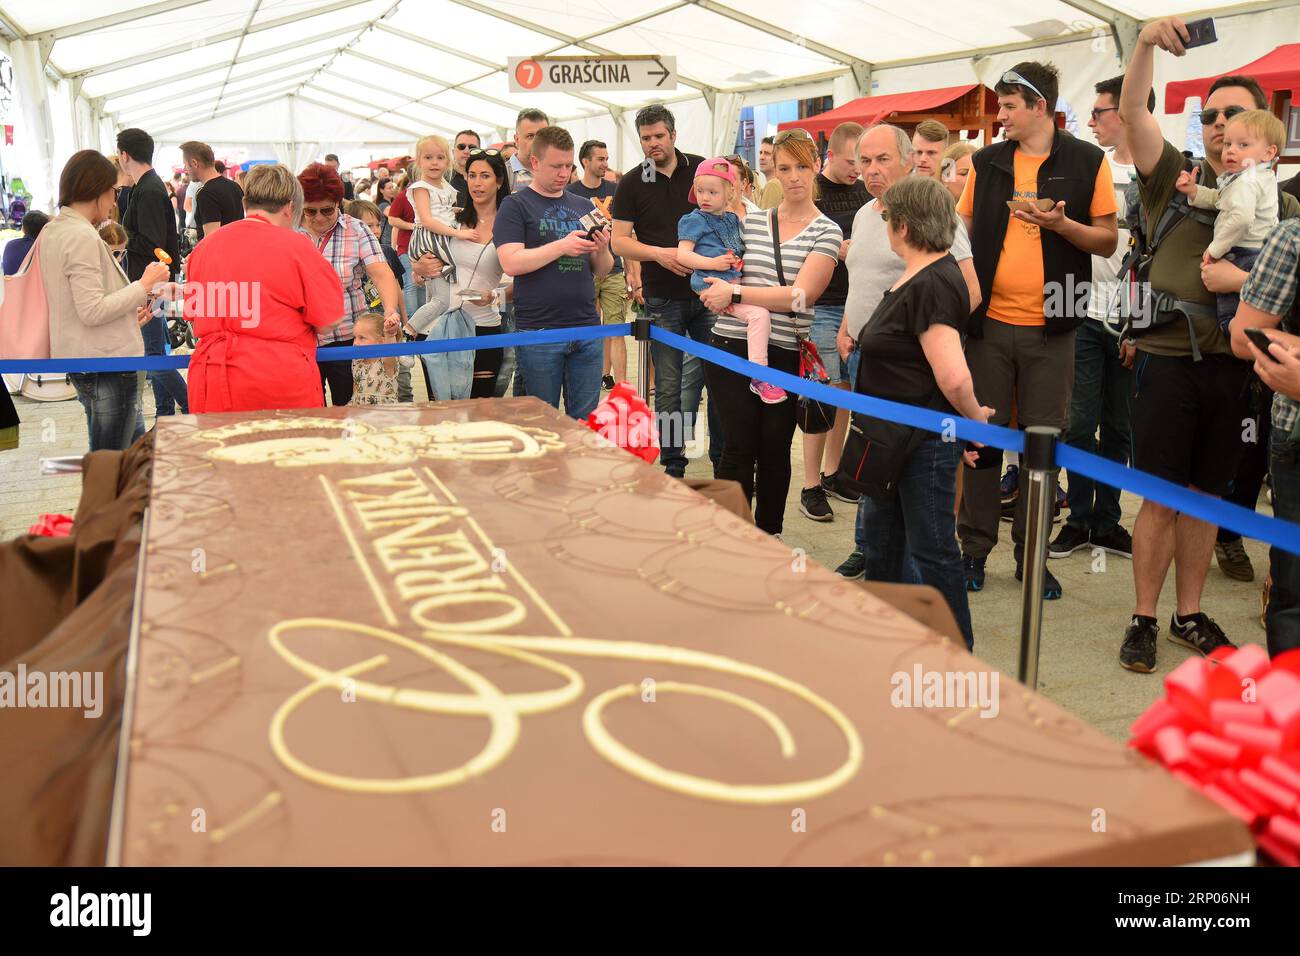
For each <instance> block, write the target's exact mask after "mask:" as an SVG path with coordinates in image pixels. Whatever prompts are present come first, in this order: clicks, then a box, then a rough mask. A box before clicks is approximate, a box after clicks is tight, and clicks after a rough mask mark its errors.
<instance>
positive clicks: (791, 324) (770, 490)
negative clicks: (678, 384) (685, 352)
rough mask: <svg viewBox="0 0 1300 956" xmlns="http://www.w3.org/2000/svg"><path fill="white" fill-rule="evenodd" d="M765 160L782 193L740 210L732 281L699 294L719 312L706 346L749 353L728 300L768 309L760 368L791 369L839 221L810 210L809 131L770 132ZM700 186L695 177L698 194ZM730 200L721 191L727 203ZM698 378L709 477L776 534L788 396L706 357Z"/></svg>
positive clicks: (813, 154) (834, 247) (742, 324)
mask: <svg viewBox="0 0 1300 956" xmlns="http://www.w3.org/2000/svg"><path fill="white" fill-rule="evenodd" d="M773 162H774V164H775V168H776V173H775V175H776V178H777V179H778V180H779V181H780V183H781V186H782V188H783V189H784V192H785V198H784V199H783V200H782V202H781V204H780V206H778V207H777V209H775V210H761V211H759V212H751V213H750V214H749V215H748V216H746V217H745V220H744V225H743V233H742V236H741V239H742V242H743V245H744V249H743V250H739V249H736V250H734V252H735V253H736V254H737V256H736V257H737V258H741V257H743V266H742V269H741V273H740V279H739V283H738V284H733V283H732V282H728V281H727V280H725V279H721V278H718V277H716V276H707V277H704V283H705V286H706V287H705V288H704V291H702V292H700V293H699V296H700V301H702V302H703V303H704V305H705V306H706V307H707V308H708V309H709V310H710V311H711V312H714V313H716V314H717V316H718V318H717V322H716V323H715V324H714V327H713V339H712V343H711V344H712V345H713V346H714V347H716V348H720V349H723V350H725V351H727V352H730V353H731V354H732V355H735V356H736V357H737V358H742V359H744V358H749V356H750V336H749V331H750V325H749V322H747V321H746V318H745V315H744V312H745V311H747V310H739V311H740V312H741V314H739V315H738V314H735V312H734V310H733V309H732V306H733V304H734V305H741V306H760V307H761V308H762V309H766V310H768V315H769V318H770V330H769V332H768V336H767V338H768V342H767V349H766V351H767V365H768V367H769V368H772V369H776V370H778V371H782V372H788V373H790V374H793V375H797V374H798V373H799V337H800V336H807V334H808V328H809V326H810V325H811V323H812V311H813V306H814V305H815V304H816V302H817V298H818V296H820V295H821V294H822V292H823V291H824V290H825V288H826V285H827V283H828V282H830V278H831V273H832V272H833V271H834V269H835V263H836V261H837V260H838V258H839V251H840V240H841V238H842V236H841V234H840V227H839V226H837V225H835V223H834V222H832V221H831V220H830V219H828V218H827V217H826V216H824V215H823V214H822V213H821V212H819V211H818V209H817V206H816V203H815V200H816V198H817V194H816V189H817V183H816V176H817V171H818V169H820V167H821V162H820V159H819V157H818V154H817V144H816V143H814V142H813V141H812V139H810V138H809V136H808V134H807V133H806V132H804V131H803V130H800V129H795V130H788V131H786V132H783V133H781V134H780V135H778V136H777V137H776V144H775V149H774V151H773ZM705 175H706V176H707V174H705ZM722 178H723V180H724V186H725V185H726V182H725V177H722ZM699 187H700V180H698V179H697V180H696V191H697V193H698V192H699ZM732 189H733V191H734V179H733V181H732ZM725 193H726V190H725V188H724V194H725ZM733 198H734V197H732V196H730V195H727V196H726V202H727V205H728V206H729V205H730V203H731V201H732V199H733ZM755 344H757V343H756V342H755ZM704 375H705V381H706V383H707V384H708V389H709V396H710V401H713V402H717V403H718V412H719V415H720V417H721V419H722V428H723V430H722V434H723V445H722V462H721V464H720V465H719V467H718V472H717V477H719V478H730V479H732V480H734V481H738V482H740V485H741V487H742V488H743V489H744V490H745V495H746V497H748V498H749V499H750V500H754V499H755V497H757V501H756V506H755V509H754V523H755V524H756V525H758V527H759V528H761V529H762V530H764V531H766V532H767V533H768V534H780V533H781V529H782V521H783V518H784V515H785V499H786V494H787V493H788V491H789V489H790V444H791V441H792V440H793V438H794V429H795V399H794V398H792V397H785V396H782V397H781V398H779V399H777V396H776V395H775V394H774V393H773V392H771V391H770V390H769V389H767V388H764V387H763V386H764V385H765V384H766V383H764V382H763V381H761V380H755V379H751V377H750V376H748V375H742V374H740V373H738V372H732V371H729V370H727V369H725V368H723V367H722V366H720V365H715V364H713V363H712V362H709V363H706V364H705V371H704ZM769 388H770V387H769ZM765 392H766V395H765V394H764V393H765ZM774 399H776V400H774ZM756 472H757V476H756V474H755V473H756Z"/></svg>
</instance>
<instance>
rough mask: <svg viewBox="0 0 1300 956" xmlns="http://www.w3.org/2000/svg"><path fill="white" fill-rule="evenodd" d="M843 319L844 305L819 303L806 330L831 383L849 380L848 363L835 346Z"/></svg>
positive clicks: (836, 383) (835, 383)
mask: <svg viewBox="0 0 1300 956" xmlns="http://www.w3.org/2000/svg"><path fill="white" fill-rule="evenodd" d="M843 321H844V306H842V305H819V306H817V307H816V311H815V313H814V315H813V321H812V328H811V329H810V330H809V332H808V335H809V337H810V338H811V339H812V343H813V345H815V346H817V354H818V355H820V356H821V357H822V364H823V365H825V366H826V374H827V375H829V376H830V379H831V384H832V385H839V384H841V383H844V384H847V383H849V382H850V377H849V367H848V363H847V362H845V361H844V360H843V359H841V358H840V352H839V349H837V348H836V347H835V337H836V335H837V334H838V333H839V331H840V323H841V322H843Z"/></svg>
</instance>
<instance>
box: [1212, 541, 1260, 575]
mask: <svg viewBox="0 0 1300 956" xmlns="http://www.w3.org/2000/svg"><path fill="white" fill-rule="evenodd" d="M1214 560H1216V561H1218V562H1219V570H1220V571H1222V572H1223V573H1224V574H1226V575H1227V576H1228V577H1230V578H1232V580H1234V581H1253V580H1255V568H1254V567H1253V566H1252V565H1251V563H1250V555H1248V554H1247V553H1246V548H1245V545H1243V544H1242V543H1241V539H1240V538H1235V539H1234V540H1232V541H1216V542H1214Z"/></svg>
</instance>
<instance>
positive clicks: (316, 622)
mask: <svg viewBox="0 0 1300 956" xmlns="http://www.w3.org/2000/svg"><path fill="white" fill-rule="evenodd" d="M317 628H326V629H338V630H343V631H349V632H351V633H353V634H359V635H362V636H364V637H369V638H374V639H376V640H380V641H386V642H388V643H391V644H394V645H396V646H398V647H402V648H404V649H406V650H408V651H411V652H412V653H414V654H416V655H418V656H420V657H422V658H424V659H425V660H427V661H429V662H430V663H432V664H435V665H436V666H438V667H440V668H442V669H443V670H444V671H445V672H446V673H447V674H448V675H449V676H451V677H452V678H454V679H455V680H456V681H458V682H459V683H461V684H463V685H464V686H465V687H466V688H467V691H468V692H467V693H447V692H440V691H430V690H417V689H413V688H401V687H392V686H387V685H384V684H376V683H373V682H370V681H365V680H360V679H357V680H355V682H354V685H351V686H349V687H348V689H349V690H352V691H355V694H356V697H357V699H358V700H368V701H373V702H376V703H382V704H388V705H391V706H395V707H403V708H407V709H410V710H416V711H424V712H426V713H435V714H454V715H460V716H465V715H471V716H481V717H486V718H487V719H488V720H489V721H490V723H491V733H490V734H489V736H488V740H487V743H486V744H485V745H484V747H483V749H482V750H481V751H479V753H478V754H476V755H475V756H473V757H471V758H470V759H469V760H467V761H466V762H465V763H464V764H462V765H460V766H459V767H455V768H452V769H449V770H444V771H440V772H437V773H431V774H426V775H423V776H414V777H405V778H397V779H392V778H373V777H352V776H346V775H343V774H337V773H331V772H328V771H325V770H321V769H319V768H316V767H313V766H310V765H309V764H307V763H306V762H305V761H303V760H301V759H300V758H299V757H297V756H296V755H295V754H294V753H293V751H292V750H291V749H290V747H289V745H288V743H287V741H286V740H285V727H286V725H287V723H288V721H289V719H290V718H291V717H292V716H293V713H294V711H295V710H297V709H298V707H300V706H301V705H302V704H303V703H304V702H305V701H307V700H308V699H309V698H311V697H312V696H313V695H315V694H317V693H320V692H322V691H326V690H330V689H333V690H335V691H342V690H343V689H344V687H345V684H344V681H346V680H353V679H354V678H356V677H358V676H359V675H362V674H365V673H367V672H369V671H372V670H374V669H376V668H378V667H381V666H383V665H384V664H385V663H387V661H388V658H387V656H385V655H383V654H378V655H376V656H374V657H371V658H368V659H366V660H363V661H360V662H358V663H356V664H352V665H349V666H347V667H344V668H342V669H337V670H334V669H330V668H326V667H321V666H320V665H318V664H315V663H313V662H311V661H309V660H307V659H306V658H304V657H302V656H301V655H299V654H297V653H295V652H294V651H293V650H291V649H290V648H289V647H288V646H287V645H286V644H285V641H284V636H285V635H286V634H289V633H292V632H294V631H301V630H309V629H317ZM423 634H424V637H425V638H426V640H427V641H429V642H432V643H434V644H441V645H449V646H451V647H463V648H472V649H474V650H479V651H485V652H488V653H492V654H499V655H501V656H504V657H509V658H512V659H514V660H517V661H521V662H523V663H526V664H531V665H533V666H535V667H540V668H542V669H543V670H547V671H550V672H551V673H554V674H558V675H560V676H561V677H563V678H564V679H565V684H564V686H562V687H558V688H555V689H552V690H546V691H531V692H526V693H507V692H503V691H502V690H501V689H500V688H498V687H497V686H496V685H495V684H494V683H492V681H490V680H488V679H487V678H486V677H484V676H483V675H482V674H480V673H478V672H477V671H475V670H474V669H472V668H470V667H468V666H466V665H465V664H463V663H461V662H460V661H458V660H457V659H456V658H454V657H452V656H451V655H449V654H446V653H443V652H442V651H441V650H438V649H437V648H435V647H432V646H430V644H428V643H422V642H420V641H416V640H412V639H410V638H407V637H404V636H402V635H400V634H396V633H394V632H392V631H389V630H385V629H383V628H378V627H371V626H369V625H365V624H359V623H356V622H349V621H340V620H335V619H333V618H297V619H294V620H289V621H282V622H281V623H279V624H277V625H276V626H275V627H273V628H272V629H271V631H270V633H269V635H268V639H269V641H270V644H271V647H272V648H273V649H274V650H275V653H276V654H278V655H279V656H280V657H281V658H282V659H283V660H284V661H285V662H286V663H288V664H289V666H291V667H293V668H294V669H295V670H297V671H298V672H299V673H301V674H303V675H304V676H306V677H308V678H310V679H311V683H309V684H308V685H307V686H305V687H303V688H302V689H301V690H298V691H297V692H295V693H294V694H293V695H291V696H290V697H289V698H288V699H287V700H286V701H285V702H284V703H283V704H281V705H280V707H279V709H278V710H277V711H276V713H275V715H274V717H273V718H272V720H271V725H270V728H269V734H270V744H271V749H272V750H273V751H274V753H275V755H276V757H277V758H279V760H280V761H281V763H283V764H284V765H285V766H286V767H287V768H289V769H290V770H291V771H292V772H294V773H295V774H297V775H298V776H300V777H302V778H303V779H305V780H309V781H311V782H313V783H317V784H320V785H322V786H326V787H332V788H336V789H341V790H349V791H355V792H360V793H375V794H400V793H413V792H418V791H428V790H439V789H443V788H446V787H452V786H456V785H458V784H461V783H465V782H467V781H469V780H471V779H473V778H475V777H477V776H480V775H482V774H485V773H487V772H488V771H490V770H492V769H493V768H494V767H496V766H498V765H499V764H501V763H502V762H503V761H504V760H505V759H506V758H507V757H508V756H509V755H510V753H511V751H513V749H514V747H515V745H516V744H517V743H518V741H519V737H520V733H521V720H520V718H521V717H522V716H524V715H527V714H539V713H545V712H549V711H555V710H559V709H561V708H563V707H566V706H567V705H569V704H571V703H572V702H573V701H575V700H576V699H577V698H578V697H580V696H581V695H582V693H583V690H584V688H585V684H584V681H583V678H582V675H581V674H579V673H578V671H576V670H574V669H573V668H572V667H569V666H568V665H566V664H562V663H558V662H556V661H552V660H549V659H548V658H546V657H543V656H541V653H535V652H545V653H551V654H561V655H574V656H580V657H598V658H606V659H615V660H626V661H642V662H650V663H657V664H668V665H672V666H676V667H693V668H700V669H702V670H709V671H714V672H716V673H720V674H727V675H729V676H732V677H740V678H744V679H748V680H753V681H756V682H758V683H760V684H766V685H768V686H769V687H775V688H777V689H779V690H782V691H784V692H786V693H788V694H790V695H792V696H794V697H795V698H797V699H799V700H801V701H803V702H805V703H807V704H809V705H811V706H812V707H814V708H815V709H817V710H818V711H820V712H821V713H822V714H824V715H825V716H826V717H827V718H828V719H829V720H830V721H831V722H832V723H833V724H835V726H836V727H837V728H838V729H839V731H840V733H841V734H842V735H843V737H844V740H845V743H846V744H847V747H848V754H847V756H846V758H845V760H844V762H843V763H842V764H841V765H840V766H839V767H838V768H836V769H835V770H833V771H832V772H831V773H828V774H826V775H824V776H820V777H814V778H811V779H808V780H800V781H795V782H790V783H776V784H767V783H765V784H734V783H726V782H724V781H720V780H711V779H708V778H706V777H700V776H696V775H694V774H688V773H682V772H680V771H675V770H671V769H668V768H666V767H663V766H661V765H659V764H657V763H655V762H654V761H652V760H649V759H648V758H646V757H644V756H642V755H641V754H638V753H636V752H635V751H633V750H631V749H630V748H629V747H627V746H626V745H624V744H623V743H621V742H620V741H618V740H617V739H616V738H615V737H614V736H613V735H612V734H611V733H610V732H609V730H608V729H607V728H606V727H605V723H604V719H603V714H604V711H605V709H606V708H607V707H608V706H609V705H610V704H611V703H613V702H614V701H616V700H619V699H622V698H625V697H630V696H634V695H636V694H638V693H639V691H640V688H639V687H637V686H636V685H634V684H623V685H621V686H618V687H614V688H611V689H609V690H606V691H604V692H602V693H600V694H598V695H597V696H596V697H595V698H593V699H592V700H591V701H590V702H589V703H588V704H587V706H586V709H585V711H584V713H583V717H582V728H583V732H584V734H585V735H586V738H587V741H588V743H590V745H591V747H592V749H594V750H595V751H596V752H597V753H598V754H600V756H602V757H603V758H604V759H606V760H608V761H609V762H610V763H612V764H613V765H614V766H616V767H618V768H620V769H621V770H623V771H625V772H627V773H629V774H631V775H632V776H634V777H637V778H639V779H641V780H644V781H645V782H647V783H649V784H652V785H654V786H657V787H662V788H664V789H666V790H672V791H675V792H677V793H683V794H686V795H688V796H693V797H698V798H701V799H705V800H717V801H723V802H729V803H742V804H755V805H767V804H783V803H789V802H792V801H798V800H808V799H812V798H815V797H820V796H824V795H826V794H828V793H830V792H832V791H833V790H836V789H838V788H839V787H841V786H843V785H844V784H845V783H846V782H848V781H849V780H850V779H851V778H852V777H853V776H854V775H855V774H856V773H857V772H858V770H859V769H860V767H861V765H862V740H861V738H860V737H859V736H858V732H857V730H856V728H854V726H853V724H852V723H850V722H849V720H848V718H846V717H845V716H844V714H843V713H841V712H840V711H839V710H838V709H837V708H836V707H835V706H834V705H833V704H831V703H830V702H829V701H827V700H826V699H825V698H823V697H821V696H820V695H818V694H816V693H814V692H813V691H812V690H810V689H809V688H807V687H805V686H804V685H802V684H800V683H798V682H796V681H793V680H790V679H789V678H786V677H782V676H781V675H780V674H776V673H773V672H772V671H769V670H766V669H764V668H762V667H758V666H756V665H753V664H747V663H745V662H743V661H737V660H733V659H732V658H729V657H724V656H722V655H719V654H710V653H706V652H703V651H696V650H692V649H689V648H683V647H673V646H670V645H662V644H648V643H642V642H625V641H609V640H601V639H596V638H582V637H572V636H565V637H549V636H531V635H527V636H526V635H514V634H511V635H504V634H470V633H463V632H453V631H445V630H440V629H429V628H426V629H424V632H423ZM656 691H657V692H658V691H665V692H669V693H682V694H690V695H693V696H698V697H708V698H711V699H713V700H718V701H722V702H724V703H729V704H732V705H733V706H736V707H739V708H741V709H743V710H746V711H749V712H750V713H752V714H754V715H755V716H756V717H758V718H759V719H760V720H762V721H763V722H764V723H766V724H767V726H768V727H769V728H770V729H771V730H772V732H773V734H774V735H775V736H776V738H777V740H778V742H779V744H780V747H781V754H782V756H783V757H784V758H786V759H790V758H792V757H793V756H794V755H795V752H796V748H795V743H794V738H793V736H792V735H791V734H790V731H789V729H788V728H787V727H786V725H785V724H784V723H783V722H782V720H781V719H780V717H778V716H777V715H776V714H774V713H773V712H772V711H771V710H769V709H768V708H766V707H764V706H763V705H762V704H759V703H758V702H757V701H754V700H751V699H750V698H748V697H745V696H743V695H741V694H736V693H732V692H731V691H725V690H720V689H718V688H713V687H707V686H703V685H700V684H693V683H683V682H679V681H661V682H659V683H658V684H657V685H656Z"/></svg>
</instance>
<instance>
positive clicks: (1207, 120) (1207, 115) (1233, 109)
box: [1201, 106, 1246, 126]
mask: <svg viewBox="0 0 1300 956" xmlns="http://www.w3.org/2000/svg"><path fill="white" fill-rule="evenodd" d="M1244 112H1246V107H1244V106H1229V107H1226V108H1225V109H1221V110H1201V125H1202V126H1213V125H1214V124H1215V123H1217V122H1218V121H1219V114H1220V113H1222V114H1223V118H1224V119H1225V120H1230V119H1232V118H1233V117H1234V116H1236V115H1237V114H1238V113H1244Z"/></svg>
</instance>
